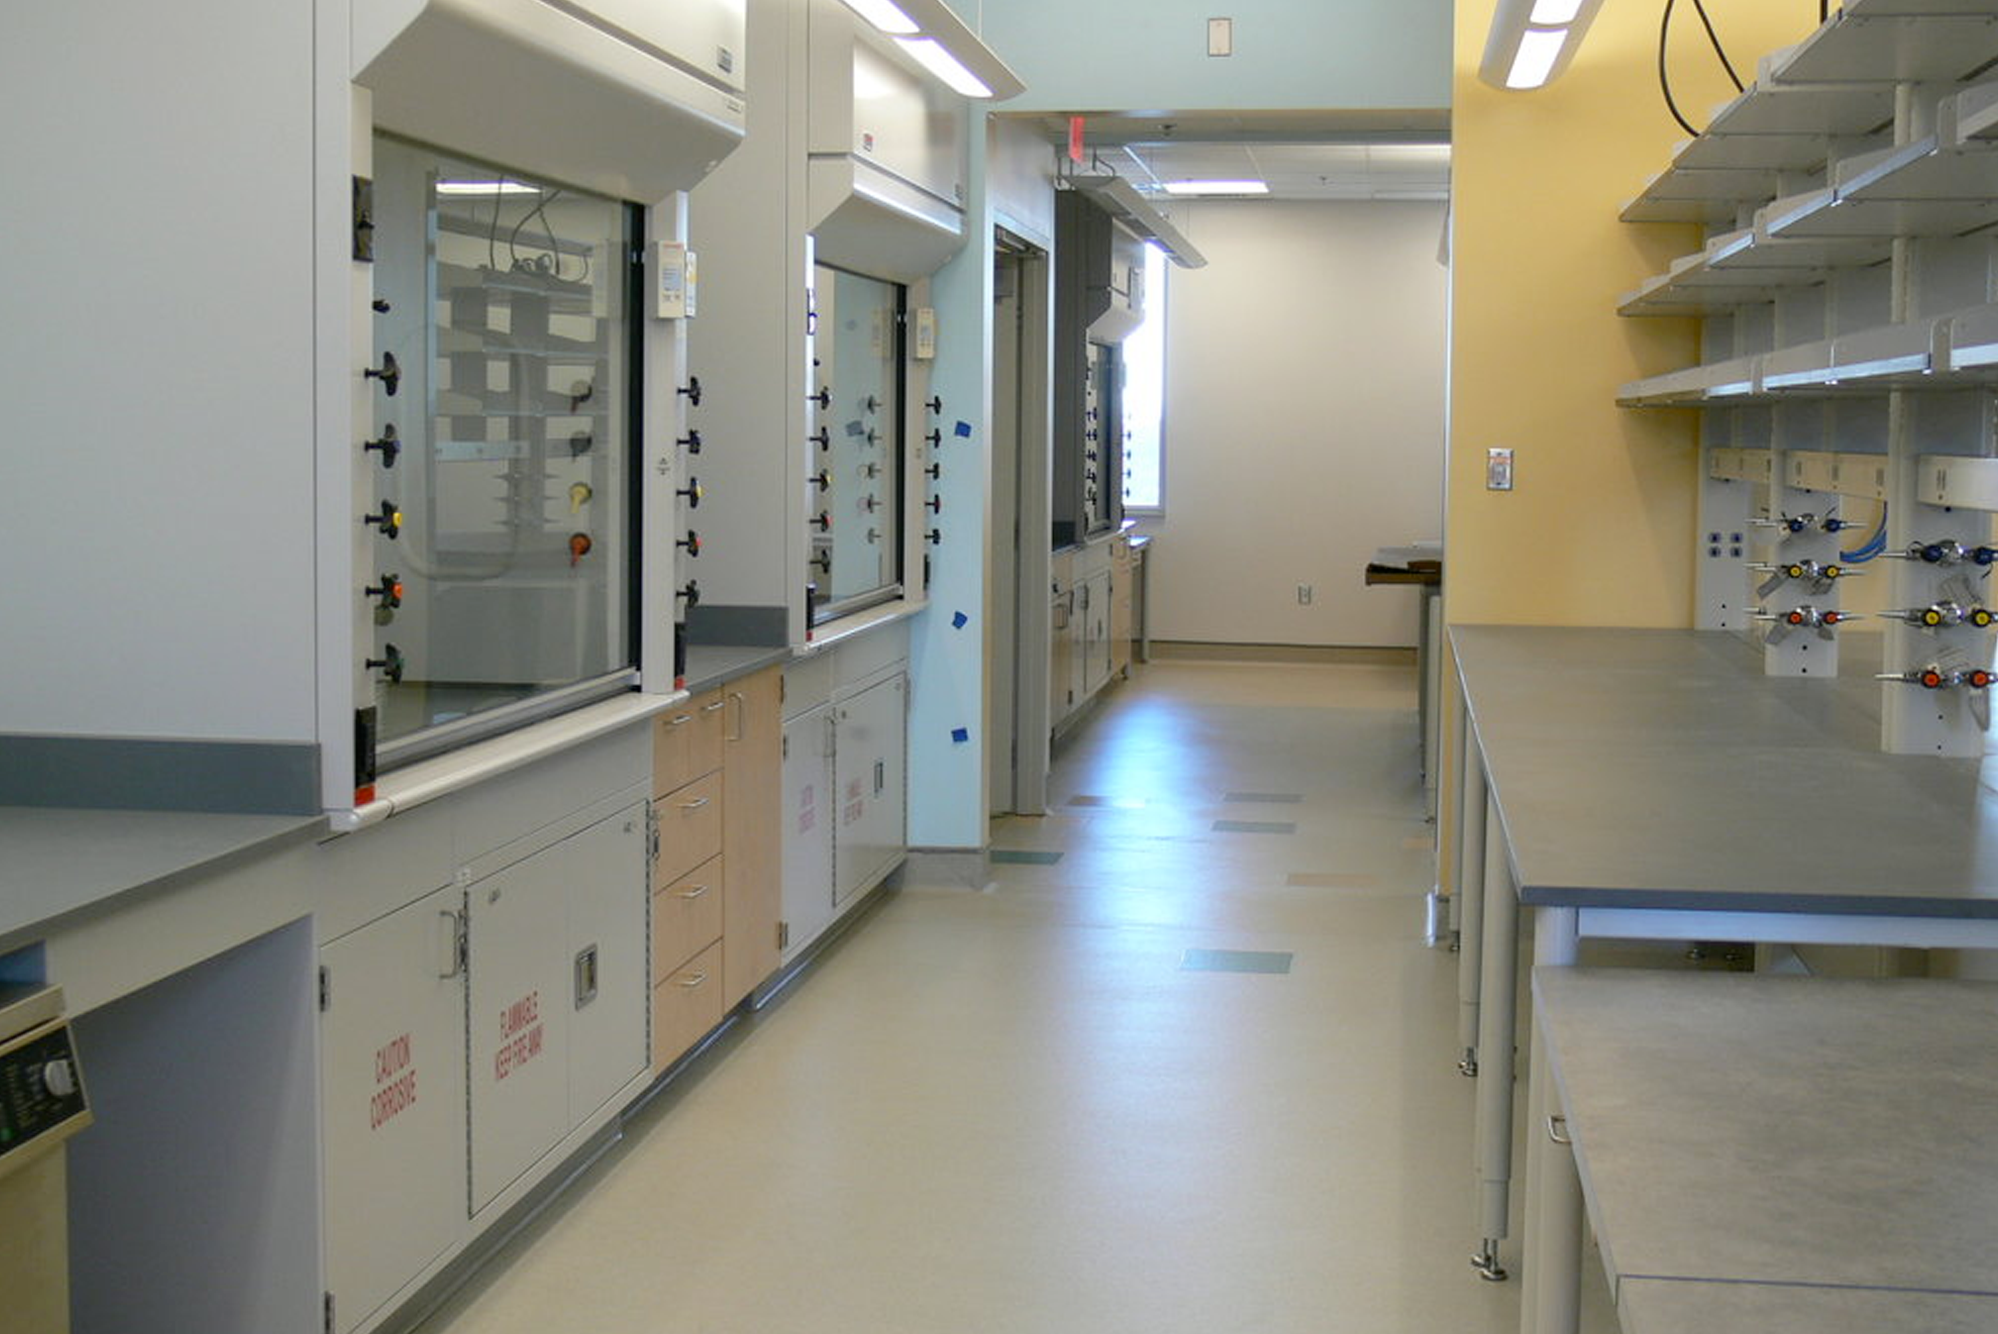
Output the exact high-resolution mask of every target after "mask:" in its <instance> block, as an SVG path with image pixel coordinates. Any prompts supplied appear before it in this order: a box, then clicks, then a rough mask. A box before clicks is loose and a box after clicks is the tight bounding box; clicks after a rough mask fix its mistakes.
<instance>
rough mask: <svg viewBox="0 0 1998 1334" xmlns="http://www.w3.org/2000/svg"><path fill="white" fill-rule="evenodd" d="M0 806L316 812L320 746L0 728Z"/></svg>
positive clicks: (233, 811)
mask: <svg viewBox="0 0 1998 1334" xmlns="http://www.w3.org/2000/svg"><path fill="white" fill-rule="evenodd" d="M0 804H5V805H9V806H68V807H76V808H85V809H94V810H148V811H204V812H212V813H216V814H227V815H317V814H319V812H320V810H321V809H322V807H321V804H320V800H319V747H318V746H317V745H315V744H313V743H311V742H285V741H179V740H156V739H151V738H140V737H92V736H37V735H30V734H23V733H0Z"/></svg>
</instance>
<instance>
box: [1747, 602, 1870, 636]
mask: <svg viewBox="0 0 1998 1334" xmlns="http://www.w3.org/2000/svg"><path fill="white" fill-rule="evenodd" d="M1752 619H1754V620H1757V621H1767V622H1769V623H1770V629H1769V634H1768V636H1767V642H1768V643H1770V644H1772V645H1773V644H1780V643H1782V642H1783V641H1784V640H1785V639H1787V638H1789V636H1790V632H1791V631H1793V630H1803V629H1811V630H1816V631H1817V632H1818V638H1820V639H1823V640H1830V639H1831V637H1832V635H1831V632H1832V629H1833V627H1835V626H1840V625H1844V624H1845V623H1846V622H1847V621H1850V620H1853V619H1855V613H1853V612H1849V611H1832V610H1821V609H1820V608H1817V607H1813V606H1809V605H1805V606H1801V607H1792V608H1790V610H1788V611H1785V612H1767V611H1758V612H1754V613H1753V614H1752Z"/></svg>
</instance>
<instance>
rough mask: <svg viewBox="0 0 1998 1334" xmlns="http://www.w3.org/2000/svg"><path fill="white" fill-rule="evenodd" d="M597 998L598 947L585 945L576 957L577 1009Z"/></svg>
mask: <svg viewBox="0 0 1998 1334" xmlns="http://www.w3.org/2000/svg"><path fill="white" fill-rule="evenodd" d="M596 998H597V947H596V946H595V945H585V946H584V947H583V949H582V951H581V952H580V953H578V954H577V955H576V1008H577V1009H579V1010H580V1009H582V1008H583V1007H584V1006H585V1005H588V1004H589V1003H590V1002H591V1001H593V1000H595V999H596Z"/></svg>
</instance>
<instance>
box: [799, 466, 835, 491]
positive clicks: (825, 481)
mask: <svg viewBox="0 0 1998 1334" xmlns="http://www.w3.org/2000/svg"><path fill="white" fill-rule="evenodd" d="M805 481H806V483H807V484H809V485H811V486H816V487H817V488H818V489H819V491H820V492H821V493H822V494H823V493H824V492H825V491H826V489H827V488H829V487H830V486H831V485H832V470H831V469H829V468H821V469H819V470H818V471H817V472H815V473H813V474H812V475H811V476H810V477H807V478H806V479H805Z"/></svg>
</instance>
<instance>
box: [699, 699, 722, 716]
mask: <svg viewBox="0 0 1998 1334" xmlns="http://www.w3.org/2000/svg"><path fill="white" fill-rule="evenodd" d="M726 703H728V701H727V700H725V699H718V700H716V701H715V702H714V703H712V704H703V705H702V706H701V712H702V713H713V712H715V711H716V710H718V709H720V708H721V707H722V705H724V704H726Z"/></svg>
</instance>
